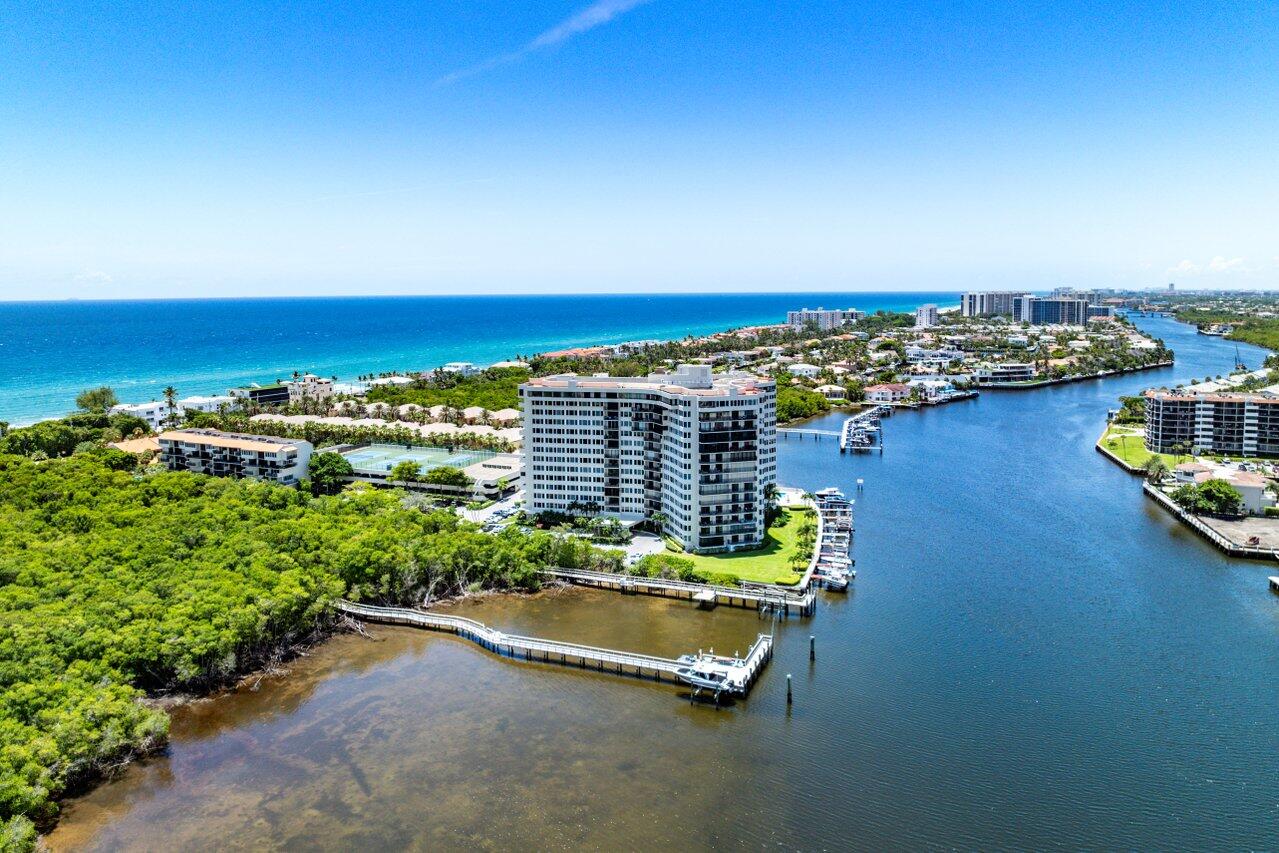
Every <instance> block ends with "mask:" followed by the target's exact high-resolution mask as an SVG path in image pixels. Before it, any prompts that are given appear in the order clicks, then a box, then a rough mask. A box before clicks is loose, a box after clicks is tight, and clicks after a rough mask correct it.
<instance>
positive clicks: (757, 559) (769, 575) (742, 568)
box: [680, 508, 813, 584]
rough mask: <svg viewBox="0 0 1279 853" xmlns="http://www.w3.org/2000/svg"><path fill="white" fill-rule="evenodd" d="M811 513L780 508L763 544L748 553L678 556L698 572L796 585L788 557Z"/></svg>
mask: <svg viewBox="0 0 1279 853" xmlns="http://www.w3.org/2000/svg"><path fill="white" fill-rule="evenodd" d="M812 514H813V510H811V509H807V508H805V509H783V510H782V513H781V516H780V517H778V519H777V521H776V522H774V523H773V526H772V527H770V528H768V531H767V533H765V535H764V545H763V546H762V547H760V548H756V549H754V550H751V551H734V552H732V553H728V554H680V556H681V557H682V558H684V559H686V560H692V561H693V564H694V567H695V568H696V569H697V570H698V571H701V572H717V573H720V574H726V575H734V576H736V577H738V578H741V579H742V580H747V581H756V582H758V583H781V584H794V583H799V579H800V575H799V574H797V573H795V572H794V571H793V570H792V569H791V566H790V556H791V554H793V553H794V552H795V548H796V546H797V540H798V538H799V527H800V521H801V519H802V518H803V517H804V516H811V515H812ZM805 556H810V555H805ZM805 565H807V563H805Z"/></svg>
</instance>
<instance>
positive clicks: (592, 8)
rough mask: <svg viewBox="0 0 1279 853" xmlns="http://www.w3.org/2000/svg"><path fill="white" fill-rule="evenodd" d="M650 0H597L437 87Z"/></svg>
mask: <svg viewBox="0 0 1279 853" xmlns="http://www.w3.org/2000/svg"><path fill="white" fill-rule="evenodd" d="M651 2H653V0H596V2H594V3H592V4H591V5H589V6H587V7H586V8H585V9H582V10H581V11H580V12H578V13H577V14H575V15H570V16H569V17H568V18H565V19H564V20H563V21H561V22H560V23H558V24H556V25H555V26H553V27H551V28H550V29H549V30H547V31H546V32H544V33H542V34H541V35H539V36H538V37H537V38H535V39H533V40H532V41H530V42H529V43H528V44H526V45H524V46H523V47H521V48H520V49H519V50H515V51H512V52H510V53H504V54H501V55H499V56H494V57H492V58H491V59H486V60H484V61H483V62H481V63H479V64H478V65H472V66H470V67H469V68H462V69H459V70H457V71H453V72H451V73H449V74H445V75H444V76H443V77H441V78H440V79H438V80H436V81H435V85H436V86H447V85H448V84H450V83H456V82H457V81H458V80H462V79H464V78H466V77H473V76H475V75H476V74H482V73H483V72H485V71H491V70H493V69H494V68H499V67H501V66H503V65H507V64H509V63H512V62H516V61H518V60H520V59H523V58H524V57H526V56H528V55H529V54H530V53H533V52H534V51H538V50H544V49H546V48H548V47H555V46H556V45H559V44H563V43H564V42H566V41H568V40H569V39H571V38H573V37H575V36H579V35H581V34H582V33H585V32H589V31H590V30H593V29H595V28H596V27H599V26H603V25H604V24H607V23H608V22H609V21H612V20H613V19H614V18H617V17H620V16H621V15H624V14H626V13H627V12H629V11H631V10H632V9H635V8H638V7H640V6H644V5H646V4H648V3H651Z"/></svg>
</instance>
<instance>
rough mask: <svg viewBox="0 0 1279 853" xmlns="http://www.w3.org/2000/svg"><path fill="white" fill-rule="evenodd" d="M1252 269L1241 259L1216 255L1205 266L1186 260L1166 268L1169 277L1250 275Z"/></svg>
mask: <svg viewBox="0 0 1279 853" xmlns="http://www.w3.org/2000/svg"><path fill="white" fill-rule="evenodd" d="M1250 272H1252V269H1251V268H1250V267H1249V266H1248V265H1247V264H1246V263H1244V259H1243V258H1227V257H1225V256H1224V255H1216V256H1214V257H1213V259H1212V260H1210V261H1208V263H1206V264H1197V263H1195V262H1194V261H1192V260H1190V259H1189V258H1186V259H1185V260H1184V261H1182V262H1181V263H1179V264H1177V265H1176V266H1175V267H1169V268H1168V274H1169V275H1188V276H1195V275H1220V274H1224V273H1250Z"/></svg>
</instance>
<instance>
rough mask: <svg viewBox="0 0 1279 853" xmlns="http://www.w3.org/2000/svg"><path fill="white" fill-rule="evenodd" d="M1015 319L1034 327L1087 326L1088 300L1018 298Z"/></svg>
mask: <svg viewBox="0 0 1279 853" xmlns="http://www.w3.org/2000/svg"><path fill="white" fill-rule="evenodd" d="M1013 319H1014V320H1016V321H1018V322H1019V323H1029V324H1030V325H1032V326H1086V325H1087V324H1088V300H1087V299H1076V298H1074V297H1069V298H1068V297H1044V296H1029V295H1027V296H1017V297H1014V298H1013Z"/></svg>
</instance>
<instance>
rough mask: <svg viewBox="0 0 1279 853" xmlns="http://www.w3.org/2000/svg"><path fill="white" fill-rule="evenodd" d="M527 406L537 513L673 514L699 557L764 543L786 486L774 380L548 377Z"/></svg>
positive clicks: (674, 530) (530, 492) (529, 502)
mask: <svg viewBox="0 0 1279 853" xmlns="http://www.w3.org/2000/svg"><path fill="white" fill-rule="evenodd" d="M520 398H521V400H522V402H523V408H524V475H523V482H524V500H525V509H526V510H527V511H528V512H530V513H533V514H537V513H541V512H546V511H551V510H554V511H560V512H572V513H579V514H584V515H595V514H599V515H607V516H612V517H616V518H620V519H622V520H623V521H639V520H641V519H645V518H650V517H652V516H653V515H654V514H656V513H661V514H662V515H663V516H665V522H664V529H665V532H666V534H667V535H669V536H671V537H673V538H675V539H677V540H678V541H679V542H680V544H682V545H683V546H684V548H685V549H687V550H689V551H725V550H735V549H738V548H749V547H753V546H756V545H758V544H760V543H761V542H762V541H763V539H764V507H765V502H766V498H767V493H768V492H769V490H770V487H771V486H772V485H773V484H774V483H775V482H776V479H777V388H776V385H775V384H774V382H773V381H772V380H770V379H761V378H759V377H757V376H751V375H748V374H743V373H721V374H712V373H711V369H710V367H709V366H706V365H689V364H683V365H680V366H679V368H678V370H676V372H674V373H669V374H662V373H655V374H651V375H649V376H647V377H611V376H607V375H603V374H601V375H597V376H576V375H573V374H564V375H560V376H546V377H539V378H536V379H530V380H529V381H528V382H526V383H524V384H523V385H521V386H520Z"/></svg>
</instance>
